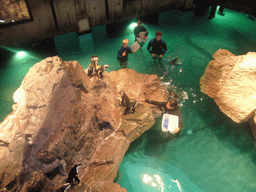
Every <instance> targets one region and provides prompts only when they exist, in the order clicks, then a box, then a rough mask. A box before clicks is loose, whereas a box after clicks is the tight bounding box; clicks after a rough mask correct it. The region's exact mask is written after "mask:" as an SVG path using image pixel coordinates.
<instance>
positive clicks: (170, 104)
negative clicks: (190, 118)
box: [145, 98, 182, 134]
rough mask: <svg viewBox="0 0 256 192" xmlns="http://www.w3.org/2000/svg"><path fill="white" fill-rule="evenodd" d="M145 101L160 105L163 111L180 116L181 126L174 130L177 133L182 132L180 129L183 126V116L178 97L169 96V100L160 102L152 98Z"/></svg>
mask: <svg viewBox="0 0 256 192" xmlns="http://www.w3.org/2000/svg"><path fill="white" fill-rule="evenodd" d="M145 102H147V103H150V104H152V105H156V106H158V107H160V109H161V110H162V111H163V113H167V114H170V115H176V116H178V117H179V126H178V127H177V128H176V129H175V130H174V132H175V133H176V134H177V133H179V132H180V129H181V128H182V118H181V112H180V109H179V105H178V102H177V101H176V99H171V98H169V99H168V101H167V102H158V101H152V100H148V99H145Z"/></svg>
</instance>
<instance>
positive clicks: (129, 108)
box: [120, 91, 139, 115]
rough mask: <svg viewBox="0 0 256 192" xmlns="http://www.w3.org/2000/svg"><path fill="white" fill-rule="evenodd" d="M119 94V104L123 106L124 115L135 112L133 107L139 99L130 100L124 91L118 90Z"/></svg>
mask: <svg viewBox="0 0 256 192" xmlns="http://www.w3.org/2000/svg"><path fill="white" fill-rule="evenodd" d="M120 94H121V105H122V106H125V110H124V115H126V114H128V113H135V107H137V105H138V103H139V101H135V102H131V101H130V98H129V97H128V96H127V95H126V94H125V92H124V91H120Z"/></svg>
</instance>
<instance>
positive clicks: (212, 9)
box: [208, 4, 217, 19]
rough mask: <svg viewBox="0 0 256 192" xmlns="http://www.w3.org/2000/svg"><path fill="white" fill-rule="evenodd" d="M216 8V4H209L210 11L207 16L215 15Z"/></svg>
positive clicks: (211, 17) (212, 16) (210, 17)
mask: <svg viewBox="0 0 256 192" xmlns="http://www.w3.org/2000/svg"><path fill="white" fill-rule="evenodd" d="M216 9H217V4H213V5H212V6H211V12H210V15H209V17H208V18H209V19H213V18H214V17H215V12H216Z"/></svg>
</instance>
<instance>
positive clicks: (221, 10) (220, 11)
mask: <svg viewBox="0 0 256 192" xmlns="http://www.w3.org/2000/svg"><path fill="white" fill-rule="evenodd" d="M223 11H224V6H223V5H220V8H219V11H218V14H219V15H221V16H224V15H225V14H224V13H223Z"/></svg>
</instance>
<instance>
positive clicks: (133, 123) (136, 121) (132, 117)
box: [118, 104, 155, 142]
mask: <svg viewBox="0 0 256 192" xmlns="http://www.w3.org/2000/svg"><path fill="white" fill-rule="evenodd" d="M123 118H124V120H123V123H122V125H121V126H120V128H119V129H118V131H123V132H124V134H125V136H126V138H127V139H128V140H129V141H130V142H133V141H134V140H135V139H137V138H138V137H139V136H140V135H142V134H143V133H144V132H145V131H146V130H148V129H149V128H150V127H152V126H153V125H154V123H155V119H154V116H153V114H152V110H151V108H150V107H149V106H147V105H142V104H139V105H138V107H137V108H136V111H135V113H133V114H127V115H125V116H124V117H123Z"/></svg>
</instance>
